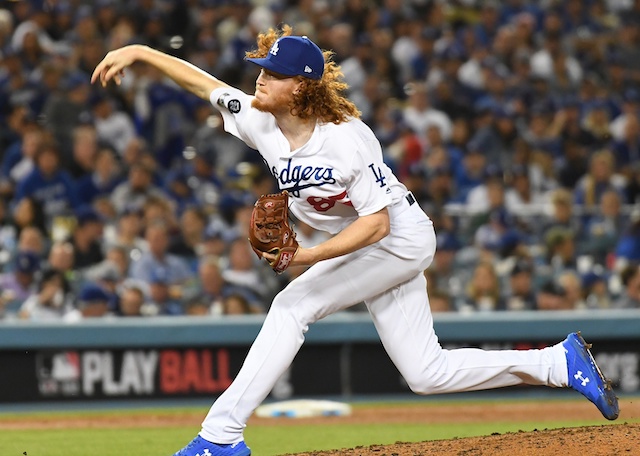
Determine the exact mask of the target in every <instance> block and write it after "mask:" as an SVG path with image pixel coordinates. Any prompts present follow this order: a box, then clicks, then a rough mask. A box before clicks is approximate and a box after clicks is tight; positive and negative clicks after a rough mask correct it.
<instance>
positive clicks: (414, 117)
mask: <svg viewBox="0 0 640 456" xmlns="http://www.w3.org/2000/svg"><path fill="white" fill-rule="evenodd" d="M407 87H408V88H407V95H408V97H409V99H408V104H407V106H406V107H405V108H404V109H403V110H402V112H403V119H404V121H405V122H406V124H407V125H408V126H409V128H411V129H412V130H413V131H414V132H415V133H416V134H417V135H418V137H419V138H420V140H421V141H422V143H423V144H426V143H427V129H428V128H429V127H430V126H432V125H434V126H436V127H438V128H439V129H440V134H441V135H442V138H443V139H444V141H448V140H449V139H450V138H451V130H452V128H453V126H452V123H451V119H449V116H447V114H445V113H444V112H442V111H439V110H437V109H434V108H433V107H432V106H431V102H430V99H429V97H430V94H429V91H428V89H427V87H426V86H425V85H424V84H422V83H419V82H412V83H411V84H408V85H407Z"/></svg>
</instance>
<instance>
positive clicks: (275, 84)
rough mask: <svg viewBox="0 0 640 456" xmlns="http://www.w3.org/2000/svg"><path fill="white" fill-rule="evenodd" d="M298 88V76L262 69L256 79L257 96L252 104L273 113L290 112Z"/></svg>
mask: <svg viewBox="0 0 640 456" xmlns="http://www.w3.org/2000/svg"><path fill="white" fill-rule="evenodd" d="M297 88H298V81H297V79H296V78H293V77H289V76H284V75H281V74H278V73H274V72H272V71H269V70H266V69H264V68H263V69H262V70H261V71H260V74H259V75H258V79H256V92H255V98H254V99H253V102H252V103H251V106H253V107H254V108H256V109H257V110H259V111H264V112H270V113H272V114H278V113H287V112H289V104H290V103H291V100H292V96H293V93H294V92H295V91H296V90H297Z"/></svg>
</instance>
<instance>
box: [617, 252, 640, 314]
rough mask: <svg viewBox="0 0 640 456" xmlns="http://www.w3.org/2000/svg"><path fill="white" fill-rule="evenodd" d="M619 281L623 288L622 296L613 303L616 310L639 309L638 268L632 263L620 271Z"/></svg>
mask: <svg viewBox="0 0 640 456" xmlns="http://www.w3.org/2000/svg"><path fill="white" fill-rule="evenodd" d="M620 280H621V281H622V286H623V287H624V289H623V292H622V295H621V296H620V298H618V300H616V301H615V302H614V303H613V307H614V308H616V309H640V267H639V266H638V264H637V263H632V264H629V265H627V266H625V268H624V269H623V270H622V272H621V273H620Z"/></svg>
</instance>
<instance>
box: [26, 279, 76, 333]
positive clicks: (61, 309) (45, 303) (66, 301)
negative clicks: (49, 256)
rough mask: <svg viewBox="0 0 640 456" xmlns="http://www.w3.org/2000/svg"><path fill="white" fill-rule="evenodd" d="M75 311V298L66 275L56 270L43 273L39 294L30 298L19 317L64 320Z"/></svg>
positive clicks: (39, 319) (37, 319)
mask: <svg viewBox="0 0 640 456" xmlns="http://www.w3.org/2000/svg"><path fill="white" fill-rule="evenodd" d="M72 309H73V296H72V295H71V293H70V287H69V283H68V282H67V280H66V279H65V277H64V274H63V273H62V272H60V271H58V270H56V269H46V270H45V271H43V273H42V276H41V277H40V281H39V284H38V292H37V293H36V294H34V295H32V296H30V297H29V298H28V299H27V300H26V301H24V303H23V304H22V306H21V307H20V311H19V313H18V316H19V317H20V318H21V319H24V320H34V321H45V320H62V319H64V317H65V315H66V314H68V313H69V312H70V311H71V310H72Z"/></svg>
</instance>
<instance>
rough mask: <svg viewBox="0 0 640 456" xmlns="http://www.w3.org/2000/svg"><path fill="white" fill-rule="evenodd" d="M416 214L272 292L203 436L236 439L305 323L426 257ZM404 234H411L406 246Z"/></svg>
mask: <svg viewBox="0 0 640 456" xmlns="http://www.w3.org/2000/svg"><path fill="white" fill-rule="evenodd" d="M416 214H417V217H416V219H415V220H412V223H411V224H410V226H409V224H408V223H407V224H406V225H407V226H406V227H402V228H392V230H394V231H393V234H392V235H391V236H389V237H387V238H385V239H384V242H383V243H382V245H373V246H369V247H365V248H363V249H360V250H358V251H356V252H354V253H352V254H349V255H345V256H342V257H339V258H334V259H332V260H327V261H323V262H321V263H318V264H316V265H314V266H313V267H311V268H310V269H309V270H308V271H306V272H305V273H304V274H302V275H301V276H300V277H298V278H296V279H295V280H294V281H292V282H291V283H290V284H289V285H288V286H287V287H286V288H285V289H284V290H283V291H282V292H280V293H279V294H278V296H276V298H275V299H274V301H273V303H272V305H271V307H270V309H269V312H268V314H267V316H266V318H265V321H264V323H263V326H262V328H261V330H260V333H259V334H258V336H257V337H256V340H255V341H254V343H253V345H252V347H251V349H250V350H249V353H248V354H247V357H246V359H245V361H244V363H243V366H242V368H241V369H240V372H239V373H238V375H237V376H236V378H235V379H234V381H233V383H232V384H231V386H230V387H229V388H228V389H227V390H226V391H225V392H224V393H223V394H222V395H221V396H220V397H219V398H218V399H217V400H216V402H215V403H214V404H213V406H212V407H211V410H210V411H209V414H208V415H207V417H206V418H205V420H204V422H203V426H202V431H201V435H202V436H203V437H204V438H206V439H207V440H210V441H213V442H219V443H233V442H236V441H239V440H240V439H242V432H243V430H244V427H245V423H246V421H247V420H248V418H249V416H250V415H251V413H253V410H254V409H255V408H256V407H257V406H258V405H260V403H261V402H262V401H263V400H264V399H265V398H266V397H267V395H268V394H269V392H270V391H271V389H272V388H273V385H274V384H275V382H276V381H277V379H278V378H279V377H280V376H281V375H282V373H283V372H284V371H285V370H286V369H287V368H288V367H289V365H290V364H291V362H292V361H293V359H294V357H295V355H296V353H297V352H298V350H299V349H300V347H301V346H302V343H303V341H304V334H305V333H306V331H307V329H308V326H309V325H310V324H312V323H313V322H315V321H317V320H319V319H321V318H323V317H325V316H327V315H330V314H332V313H334V312H336V311H338V310H341V309H345V308H347V307H349V306H352V305H354V304H357V303H359V302H362V301H365V300H367V299H369V298H370V297H372V296H376V295H378V294H380V293H383V292H384V291H385V290H388V289H389V288H393V287H395V286H396V285H397V284H398V283H402V282H404V281H406V280H409V279H410V278H411V277H413V276H414V275H416V274H418V273H419V272H420V271H421V270H422V269H423V268H424V267H425V266H426V265H427V264H428V263H429V262H430V261H431V256H432V250H433V245H435V237H434V233H433V227H432V226H431V223H430V222H429V221H428V219H427V218H426V217H425V216H424V214H422V215H420V214H421V213H420V211H419V209H418V212H417V213H416ZM406 233H412V236H413V237H414V241H413V242H411V243H409V244H410V245H408V246H406V245H405V244H406ZM427 244H429V245H431V253H429V246H428V245H427ZM400 245H402V249H399V247H400ZM390 252H391V253H390ZM393 252H395V253H393ZM425 252H427V253H425ZM399 255H400V256H399Z"/></svg>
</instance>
